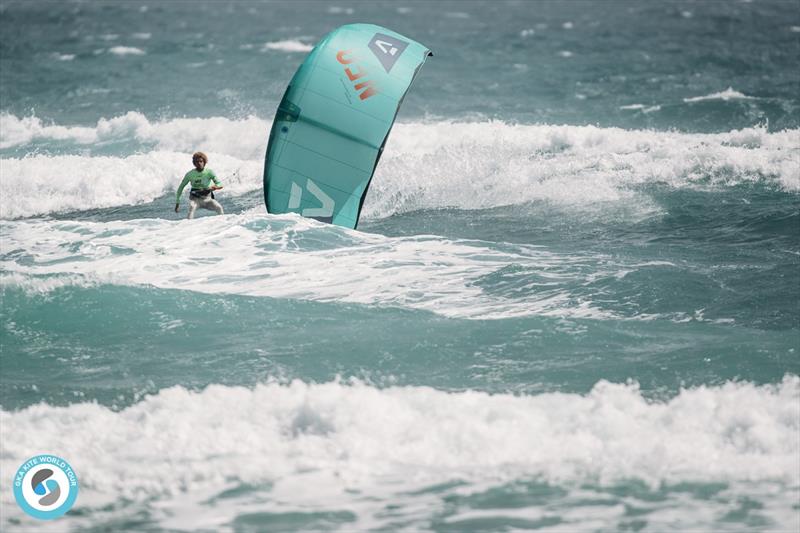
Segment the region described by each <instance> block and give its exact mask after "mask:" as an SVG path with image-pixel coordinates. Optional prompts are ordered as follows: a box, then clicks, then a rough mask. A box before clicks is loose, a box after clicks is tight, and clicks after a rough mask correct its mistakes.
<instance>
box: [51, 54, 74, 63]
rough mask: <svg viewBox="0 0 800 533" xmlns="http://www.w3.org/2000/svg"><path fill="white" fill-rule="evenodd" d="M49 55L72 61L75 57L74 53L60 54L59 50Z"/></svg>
mask: <svg viewBox="0 0 800 533" xmlns="http://www.w3.org/2000/svg"><path fill="white" fill-rule="evenodd" d="M51 57H52V58H53V59H57V60H59V61H72V60H73V59H75V54H62V53H59V52H55V53H53V55H52V56H51Z"/></svg>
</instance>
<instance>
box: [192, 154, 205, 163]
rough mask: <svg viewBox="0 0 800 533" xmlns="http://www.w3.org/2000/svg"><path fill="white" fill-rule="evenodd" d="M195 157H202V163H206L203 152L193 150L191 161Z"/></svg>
mask: <svg viewBox="0 0 800 533" xmlns="http://www.w3.org/2000/svg"><path fill="white" fill-rule="evenodd" d="M195 159H202V160H203V162H204V163H206V164H208V156H207V155H206V154H204V153H203V152H195V153H193V154H192V161H194V160H195Z"/></svg>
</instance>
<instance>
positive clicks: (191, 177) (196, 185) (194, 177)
mask: <svg viewBox="0 0 800 533" xmlns="http://www.w3.org/2000/svg"><path fill="white" fill-rule="evenodd" d="M192 163H194V168H193V169H192V170H190V171H189V172H187V173H186V175H185V176H184V177H183V181H181V184H180V186H179V187H178V193H177V194H176V195H175V212H176V213H177V212H178V209H179V208H180V205H181V195H182V194H183V189H184V188H186V185H187V184H189V183H191V184H192V188H191V190H190V191H189V216H188V217H187V218H190V219H191V218H194V212H195V211H197V208H198V207H201V208H203V209H208V210H210V211H216V212H217V214H219V215H222V214H223V210H222V205H220V203H219V202H218V201H217V200H216V199H215V198H214V191H218V190H220V189H222V183H221V182H220V181H219V179H218V178H217V175H216V174H214V171H213V170H211V169H210V168H206V164H208V156H206V154H204V153H203V152H195V153H194V154H193V155H192ZM211 182H213V183H214V185H211Z"/></svg>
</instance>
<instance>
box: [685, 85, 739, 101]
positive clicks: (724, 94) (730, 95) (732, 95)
mask: <svg viewBox="0 0 800 533" xmlns="http://www.w3.org/2000/svg"><path fill="white" fill-rule="evenodd" d="M754 99H755V97H753V96H747V95H746V94H743V93H740V92H739V91H735V90H734V89H733V87H728V88H727V89H725V90H724V91H721V92H718V93H713V94H707V95H705V96H695V97H692V98H684V99H683V101H684V102H687V103H688V102H705V101H709V100H722V101H723V102H727V101H728V100H754Z"/></svg>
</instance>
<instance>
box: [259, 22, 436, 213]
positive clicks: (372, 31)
mask: <svg viewBox="0 0 800 533" xmlns="http://www.w3.org/2000/svg"><path fill="white" fill-rule="evenodd" d="M429 55H433V54H432V53H431V51H430V50H428V49H427V48H426V47H424V46H423V45H421V44H420V43H418V42H415V41H412V40H411V39H409V38H407V37H404V36H402V35H400V34H399V33H395V32H393V31H391V30H388V29H386V28H382V27H380V26H375V25H372V24H348V25H346V26H342V27H340V28H338V29H336V30H334V31H332V32H331V33H329V34H328V35H327V36H325V38H323V39H322V40H321V41H320V42H319V44H317V46H315V47H314V49H313V50H312V51H311V52H310V53H309V54H308V57H306V60H305V61H303V64H302V65H300V68H298V69H297V72H295V74H294V77H293V78H292V81H291V82H290V83H289V86H288V87H287V88H286V93H284V95H283V99H282V100H281V103H280V105H279V106H278V111H277V113H276V114H275V120H274V121H273V123H272V130H271V131H270V134H269V144H268V145H267V154H266V159H265V161H264V202H265V203H266V205H267V212H269V213H299V214H301V215H303V216H306V217H311V218H315V219H317V220H321V221H323V222H328V223H332V224H336V225H339V226H345V227H348V228H355V227H356V226H357V225H358V217H359V214H360V213H361V206H362V205H363V203H364V197H365V196H366V194H367V189H368V188H369V183H370V181H371V180H372V175H373V174H374V172H375V167H376V165H377V164H378V160H379V159H380V157H381V153H382V152H383V146H384V145H385V144H386V139H387V137H388V136H389V130H391V129H392V124H394V119H395V117H396V116H397V111H398V109H399V108H400V104H401V103H402V101H403V98H404V97H405V95H406V91H408V87H409V86H410V85H411V82H412V81H414V77H415V76H416V75H417V71H418V70H419V68H420V67H421V66H422V64H423V63H425V60H426V59H427V57H428V56H429Z"/></svg>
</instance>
